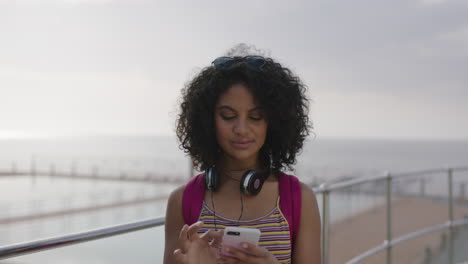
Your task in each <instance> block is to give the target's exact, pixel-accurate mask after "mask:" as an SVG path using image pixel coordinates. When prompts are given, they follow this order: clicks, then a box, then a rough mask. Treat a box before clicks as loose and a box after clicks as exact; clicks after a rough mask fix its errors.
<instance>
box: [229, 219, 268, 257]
mask: <svg viewBox="0 0 468 264" xmlns="http://www.w3.org/2000/svg"><path fill="white" fill-rule="evenodd" d="M259 239H260V230H259V229H256V228H246V227H234V226H228V227H226V229H224V235H223V242H221V253H222V254H224V255H228V256H232V255H231V254H229V252H227V251H226V250H225V246H230V247H235V248H238V249H239V250H242V251H244V252H246V253H247V251H246V250H245V249H243V248H242V246H241V244H242V242H249V243H251V244H254V245H258V241H259Z"/></svg>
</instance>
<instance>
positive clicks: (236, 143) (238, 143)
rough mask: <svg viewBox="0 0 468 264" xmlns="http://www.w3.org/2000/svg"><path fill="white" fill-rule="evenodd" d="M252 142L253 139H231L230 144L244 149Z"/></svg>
mask: <svg viewBox="0 0 468 264" xmlns="http://www.w3.org/2000/svg"><path fill="white" fill-rule="evenodd" d="M252 143H253V140H246V141H233V142H232V145H233V146H234V147H235V148H240V149H246V148H248V147H250V145H251V144H252Z"/></svg>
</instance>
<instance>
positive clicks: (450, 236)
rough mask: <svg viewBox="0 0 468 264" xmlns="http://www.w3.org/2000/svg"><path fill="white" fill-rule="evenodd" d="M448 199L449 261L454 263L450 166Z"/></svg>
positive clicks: (449, 172)
mask: <svg viewBox="0 0 468 264" xmlns="http://www.w3.org/2000/svg"><path fill="white" fill-rule="evenodd" d="M447 173H448V195H449V197H448V199H449V212H448V213H449V223H450V226H449V239H448V263H449V264H453V263H454V262H453V238H454V235H455V233H454V230H453V226H452V224H453V219H454V217H453V181H452V169H451V168H449V169H448V171H447Z"/></svg>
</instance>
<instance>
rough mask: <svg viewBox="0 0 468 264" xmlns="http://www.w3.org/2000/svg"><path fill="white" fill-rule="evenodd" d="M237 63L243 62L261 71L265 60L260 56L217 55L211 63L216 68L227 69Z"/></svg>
mask: <svg viewBox="0 0 468 264" xmlns="http://www.w3.org/2000/svg"><path fill="white" fill-rule="evenodd" d="M239 63H245V65H247V66H248V67H250V68H252V69H254V70H257V71H262V70H263V66H264V65H265V63H266V60H265V58H264V57H262V56H245V57H226V56H223V57H219V58H216V59H215V60H214V61H213V62H212V63H211V64H213V66H214V67H215V68H217V69H229V68H232V67H233V66H234V65H237V64H239Z"/></svg>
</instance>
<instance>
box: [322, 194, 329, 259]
mask: <svg viewBox="0 0 468 264" xmlns="http://www.w3.org/2000/svg"><path fill="white" fill-rule="evenodd" d="M321 187H325V185H322V186H321ZM329 199H330V191H328V190H324V191H323V193H322V239H321V248H322V264H328V249H329V248H328V246H329V232H328V231H329V224H330V202H329Z"/></svg>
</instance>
